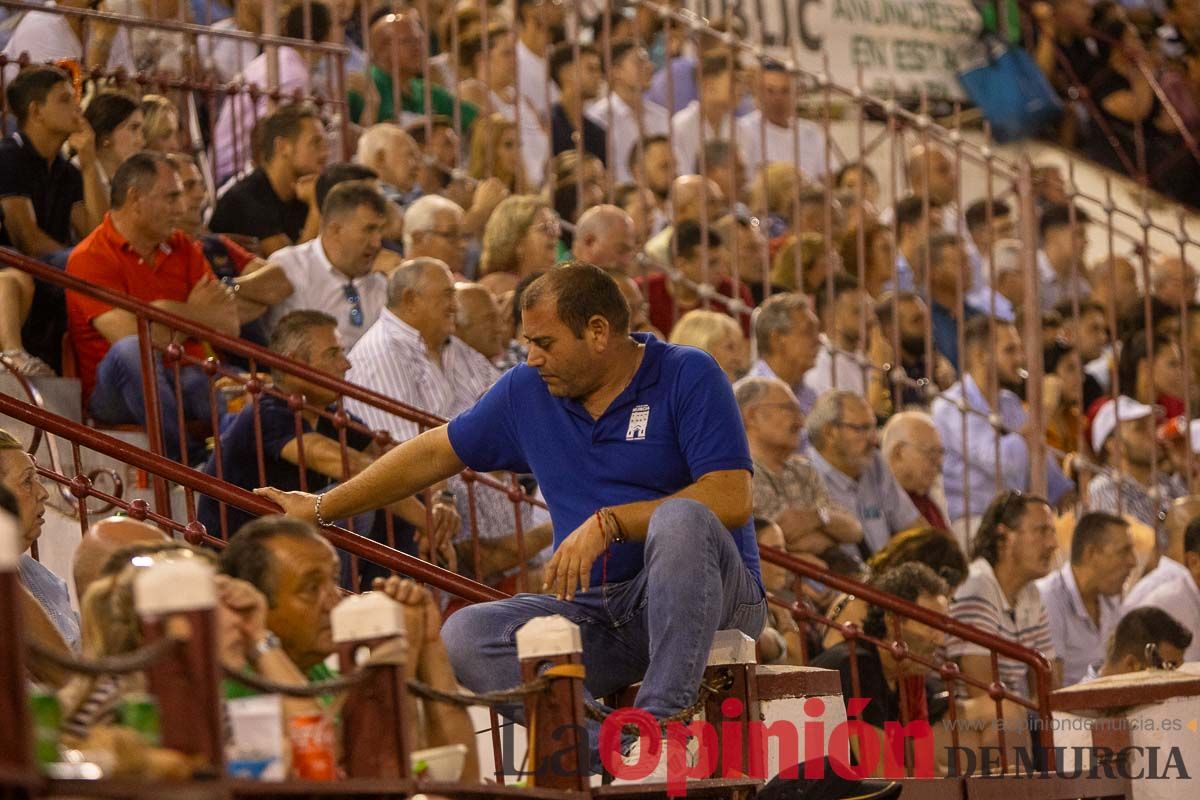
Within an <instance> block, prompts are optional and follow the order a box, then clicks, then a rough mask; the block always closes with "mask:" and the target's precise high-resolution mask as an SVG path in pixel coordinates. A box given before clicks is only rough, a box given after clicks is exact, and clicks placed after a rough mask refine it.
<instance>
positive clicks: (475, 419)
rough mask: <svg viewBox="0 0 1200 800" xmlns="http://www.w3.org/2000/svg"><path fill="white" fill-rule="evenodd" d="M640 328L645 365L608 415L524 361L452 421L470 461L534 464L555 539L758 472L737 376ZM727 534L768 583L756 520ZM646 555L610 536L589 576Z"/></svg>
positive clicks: (616, 576) (637, 564)
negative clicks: (715, 475)
mask: <svg viewBox="0 0 1200 800" xmlns="http://www.w3.org/2000/svg"><path fill="white" fill-rule="evenodd" d="M632 336H633V338H634V339H636V340H637V341H638V342H640V343H642V344H644V345H645V352H644V354H643V357H642V363H641V366H640V367H638V371H637V374H635V375H634V377H633V380H632V381H631V382H630V384H629V386H627V387H626V388H625V390H624V391H623V392H621V394H620V395H619V396H618V397H617V399H616V400H614V401H613V402H612V404H611V405H610V406H609V408H608V409H607V410H606V411H605V412H604V414H603V415H602V416H601V417H600V419H597V420H593V419H592V415H591V414H589V413H588V412H587V409H585V408H584V407H583V405H582V404H581V403H579V402H577V401H575V400H570V399H567V398H565V397H554V396H553V395H551V394H550V392H549V391H548V390H547V389H546V384H545V383H544V382H543V381H542V378H541V376H540V375H538V372H537V370H536V369H534V368H532V367H530V366H528V365H527V364H521V365H519V366H517V367H514V368H513V369H511V370H509V371H508V372H506V373H504V375H503V376H502V377H501V378H500V380H499V381H497V382H496V383H495V385H493V386H492V388H491V389H490V390H488V392H487V394H485V395H484V396H483V397H481V398H480V399H479V402H477V403H476V404H475V405H474V406H473V407H472V408H470V409H468V410H467V411H464V412H463V413H462V414H460V415H459V416H457V417H455V418H454V419H453V420H451V421H450V425H449V436H450V445H451V446H452V447H453V448H454V452H455V453H457V454H458V457H459V458H460V459H461V460H462V462H463V463H464V464H466V465H467V466H468V467H470V468H471V469H474V470H477V471H480V472H491V471H493V470H510V471H513V472H532V473H533V475H534V477H535V478H537V481H538V484H539V485H540V486H541V488H542V492H543V493H544V494H545V496H546V503H547V505H548V506H549V507H550V517H551V520H552V521H553V524H554V546H555V548H557V547H558V545H559V544H561V543H562V541H563V539H565V538H566V537H567V536H569V535H570V534H571V533H572V532H573V531H574V530H575V529H576V528H578V527H579V526H580V525H582V524H583V523H584V521H585V520H587V518H588V517H589V516H591V515H592V514H594V513H596V510H597V509H599V508H601V507H604V506H617V505H623V504H625V503H633V502H637V501H640V500H655V499H658V498H660V497H665V496H666V495H670V494H674V493H675V492H678V491H679V490H681V489H683V488H684V487H686V486H689V485H691V484H693V483H695V482H696V481H697V480H699V479H700V477H701V476H703V475H706V474H707V473H709V472H715V471H717V470H728V469H744V470H746V471H747V472H750V471H751V470H752V467H751V461H750V448H749V446H748V445H747V443H746V431H745V429H744V428H743V427H742V418H741V414H739V413H738V408H737V403H736V402H735V401H734V399H733V391H732V389H731V388H730V386H729V379H728V378H726V377H725V373H724V372H723V371H722V370H721V368H720V367H718V366H717V362H716V361H714V360H713V358H712V356H710V355H708V354H707V353H705V352H703V351H702V350H697V349H696V348H692V347H680V346H677V345H671V344H665V343H663V342H660V341H659V340H658V339H656V338H654V337H653V336H650V335H649V334H639V333H635V334H632ZM730 533H731V534H732V536H733V539H734V542H735V543H736V544H737V548H738V552H739V553H741V556H742V561H743V562H744V563H745V565H746V568H747V569H748V570H750V572H751V574H753V575H754V576H755V579H756V580H757V581H758V582H759V584H760V585H761V583H762V577H761V574H760V572H759V567H758V543H757V542H756V541H755V538H754V524H753V522H747V523H746V524H745V525H742V526H741V527H739V528H737V529H735V530H732V531H730ZM606 561H607V563H606ZM643 564H644V556H643V546H642V543H641V542H627V543H624V544H617V545H613V546H612V548H611V550H610V552H609V554H608V557H607V560H606V559H605V558H604V557H603V556H602V557H600V558H598V559H596V563H595V564H593V565H592V575H591V582H592V585H593V586H598V585H600V583H602V582H603V580H607V581H608V582H609V583H615V582H617V581H625V580H629V579H630V578H632V577H634V576H635V575H637V574H638V573H639V572H640V571H641V569H642V566H643Z"/></svg>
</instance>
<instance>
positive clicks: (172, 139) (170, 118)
mask: <svg viewBox="0 0 1200 800" xmlns="http://www.w3.org/2000/svg"><path fill="white" fill-rule="evenodd" d="M142 118H143V119H142V134H143V135H144V136H145V137H146V149H147V150H154V151H156V152H159V153H180V152H183V148H182V147H181V146H180V142H179V110H178V109H177V108H175V104H174V103H172V102H171V100H170V99H169V98H166V97H163V96H162V95H161V94H147V95H142Z"/></svg>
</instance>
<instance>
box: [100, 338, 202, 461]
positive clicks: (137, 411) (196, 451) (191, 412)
mask: <svg viewBox="0 0 1200 800" xmlns="http://www.w3.org/2000/svg"><path fill="white" fill-rule="evenodd" d="M154 361H155V366H154V372H155V375H156V376H157V378H158V401H159V406H160V407H161V409H162V433H163V445H164V446H165V448H166V452H165V455H166V456H167V457H169V458H173V459H176V460H179V456H180V453H179V412H178V408H177V406H176V404H175V371H174V370H166V369H164V368H163V366H162V362H161V360H160V359H159V357H158V355H157V354H156V355H155V359H154ZM179 381H180V389H181V392H180V393H181V395H182V396H183V416H184V419H188V420H193V419H208V418H209V416H210V413H211V412H210V410H209V403H208V376H207V375H205V374H204V370H202V369H201V368H200V367H197V366H186V367H181V368H180V370H179ZM88 410H89V411H90V412H91V414H92V416H93V417H95V418H96V419H97V420H99V421H100V422H108V423H111V424H113V425H122V424H131V423H132V424H137V425H145V424H146V401H145V393H144V392H143V391H142V359H141V354H140V351H139V349H138V337H137V336H126V337H125V338H124V339H121V340H120V341H118V342H116V343H114V344H113V346H112V347H110V348H109V350H108V353H107V354H106V355H105V356H104V358H103V359H102V360H101V361H100V364H99V366H97V367H96V387H95V388H94V389H93V390H92V397H91V400H89V401H88ZM187 456H188V463H190V464H195V463H196V462H197V461H199V460H201V459H202V458H203V457H204V446H203V443H198V442H189V443H188V453H187Z"/></svg>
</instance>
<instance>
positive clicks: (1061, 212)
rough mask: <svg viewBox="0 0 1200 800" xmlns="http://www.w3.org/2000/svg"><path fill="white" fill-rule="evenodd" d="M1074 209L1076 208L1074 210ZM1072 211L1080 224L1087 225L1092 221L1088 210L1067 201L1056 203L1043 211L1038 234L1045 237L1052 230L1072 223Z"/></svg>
mask: <svg viewBox="0 0 1200 800" xmlns="http://www.w3.org/2000/svg"><path fill="white" fill-rule="evenodd" d="M1072 209H1074V210H1073V211H1072ZM1072 213H1074V215H1075V222H1076V223H1078V224H1080V225H1086V224H1088V223H1089V222H1091V221H1092V218H1091V217H1089V216H1088V215H1087V212H1086V211H1084V210H1083V209H1082V208H1080V207H1079V206H1074V207H1072V206H1071V205H1069V204H1067V203H1054V204H1052V205H1048V206H1046V208H1045V209H1044V210H1043V211H1042V218H1041V219H1040V220H1038V236H1039V237H1040V238H1042V239H1045V238H1046V234H1047V233H1048V232H1049V231H1050V230H1052V229H1054V228H1065V227H1067V226H1068V225H1070V224H1071V214H1072Z"/></svg>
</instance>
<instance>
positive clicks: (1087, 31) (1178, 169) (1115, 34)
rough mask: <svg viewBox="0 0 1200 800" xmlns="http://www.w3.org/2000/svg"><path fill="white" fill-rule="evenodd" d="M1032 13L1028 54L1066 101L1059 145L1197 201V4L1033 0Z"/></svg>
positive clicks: (1199, 128) (1199, 91) (1199, 95)
mask: <svg viewBox="0 0 1200 800" xmlns="http://www.w3.org/2000/svg"><path fill="white" fill-rule="evenodd" d="M1030 17H1031V18H1030V23H1031V26H1030V27H1031V30H1030V33H1031V36H1032V41H1031V42H1030V44H1029V47H1030V49H1031V51H1032V55H1033V57H1034V59H1035V61H1036V62H1037V65H1038V66H1039V67H1040V68H1041V70H1042V72H1043V73H1045V75H1046V77H1047V78H1049V80H1050V83H1051V85H1052V86H1054V88H1055V89H1056V90H1057V91H1058V92H1059V94H1060V95H1061V96H1062V97H1063V98H1064V99H1065V100H1066V103H1065V104H1066V107H1067V111H1066V113H1065V114H1064V115H1063V120H1062V122H1061V124H1060V127H1059V131H1058V135H1059V139H1060V141H1062V142H1063V143H1064V144H1067V145H1069V146H1074V147H1078V148H1079V149H1080V150H1082V151H1083V152H1084V153H1086V154H1087V156H1088V157H1089V158H1092V159H1094V160H1096V161H1098V162H1099V163H1101V164H1104V165H1106V166H1108V167H1110V168H1112V169H1114V170H1116V171H1117V172H1122V173H1126V174H1131V175H1134V176H1146V177H1147V178H1149V183H1150V185H1152V186H1153V187H1154V188H1156V189H1158V190H1159V191H1162V192H1164V193H1166V194H1168V195H1170V196H1172V197H1174V198H1176V199H1179V200H1182V201H1183V202H1186V203H1188V204H1190V205H1193V206H1195V205H1197V204H1200V192H1198V190H1197V188H1196V184H1197V178H1198V177H1200V159H1198V158H1197V156H1196V155H1194V154H1193V151H1194V150H1195V151H1196V152H1198V153H1200V150H1196V147H1195V143H1196V136H1197V134H1198V133H1200V12H1198V11H1197V9H1196V4H1195V3H1192V2H1189V0H1165V2H1162V3H1146V4H1131V3H1122V2H1115V0H1101V1H1100V2H1094V3H1093V2H1089V0H1054V1H1053V2H1036V3H1033V4H1032V7H1031V14H1030ZM1189 141H1190V144H1189Z"/></svg>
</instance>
